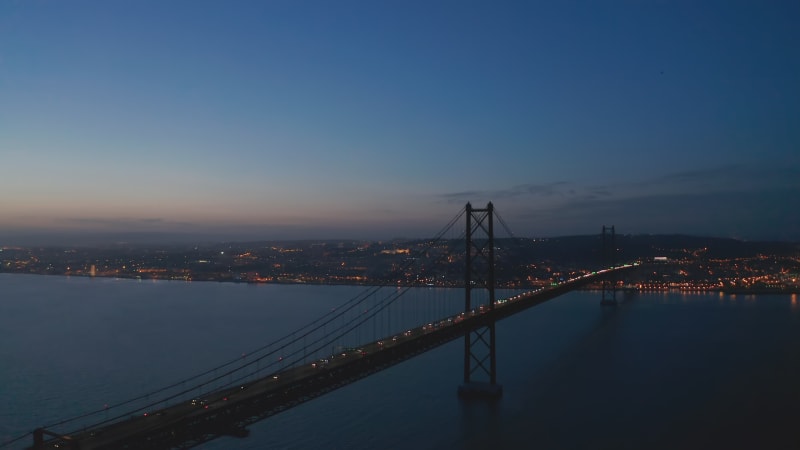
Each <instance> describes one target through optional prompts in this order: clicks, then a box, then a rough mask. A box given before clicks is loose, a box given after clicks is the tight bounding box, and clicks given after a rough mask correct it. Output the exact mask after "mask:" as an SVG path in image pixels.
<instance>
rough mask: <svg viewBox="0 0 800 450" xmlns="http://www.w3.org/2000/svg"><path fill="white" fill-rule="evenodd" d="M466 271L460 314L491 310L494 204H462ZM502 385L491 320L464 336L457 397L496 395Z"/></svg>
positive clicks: (492, 295)
mask: <svg viewBox="0 0 800 450" xmlns="http://www.w3.org/2000/svg"><path fill="white" fill-rule="evenodd" d="M466 208H467V209H466V213H467V214H466V216H467V227H466V270H465V277H464V313H466V314H469V313H470V311H472V309H473V308H475V309H476V311H477V312H478V313H481V312H484V311H486V312H488V311H491V310H493V309H494V305H495V293H494V206H493V205H492V203H491V202H489V204H487V205H486V208H483V209H480V208H473V207H472V205H471V204H470V203H467V207H466ZM478 290H480V291H484V295H485V297H486V298H485V300H484V302H482V303H481V304H479V305H476V304H473V296H472V294H473V291H478ZM502 393H503V388H502V386H500V385H499V384H497V359H496V357H495V322H494V321H489V322H487V323H485V324H483V325H481V326H479V327H478V328H475V329H473V330H470V331H469V332H467V333H466V334H465V335H464V384H462V385H461V386H459V388H458V395H459V396H461V397H488V398H497V397H500V396H501V395H502Z"/></svg>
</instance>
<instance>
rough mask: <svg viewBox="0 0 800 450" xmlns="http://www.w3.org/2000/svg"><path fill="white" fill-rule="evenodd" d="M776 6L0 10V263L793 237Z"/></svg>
mask: <svg viewBox="0 0 800 450" xmlns="http://www.w3.org/2000/svg"><path fill="white" fill-rule="evenodd" d="M799 21H800V4H797V3H795V2H779V1H775V2H762V3H754V2H750V1H707V2H706V1H704V2H690V1H676V2H632V1H613V2H604V3H602V4H598V3H591V2H572V1H570V2H555V3H551V2H506V3H500V4H498V3H496V2H478V1H474V2H472V1H470V2H461V1H441V2H417V1H410V2H366V1H345V2H316V1H312V2H264V3H261V2H238V1H235V2H226V3H224V4H223V3H219V2H210V1H173V2H156V1H140V2H134V3H109V2H102V1H90V0H87V1H80V2H70V3H66V2H27V1H9V2H3V3H2V4H0V162H2V164H1V165H0V167H2V176H0V193H1V194H0V245H9V244H18V243H25V244H39V243H48V244H54V243H61V244H70V243H73V242H84V241H86V240H92V239H94V240H103V239H105V238H106V237H107V238H108V239H111V240H116V239H118V238H119V237H120V236H129V237H130V236H138V237H140V238H141V237H144V238H145V239H146V238H147V237H148V236H151V237H153V238H154V239H155V238H158V239H159V240H164V239H166V240H169V239H175V240H180V241H183V242H185V241H187V240H204V241H213V240H217V241H245V240H283V239H364V240H379V239H392V238H422V237H430V236H432V235H434V234H435V233H436V232H437V231H438V230H439V229H440V228H441V227H442V226H443V225H444V224H445V223H446V222H447V221H448V220H449V219H450V218H452V217H453V216H454V215H455V214H457V212H458V210H459V209H460V208H462V207H463V206H464V204H465V203H466V202H467V201H470V202H472V204H473V205H476V206H482V205H485V204H486V202H488V201H492V202H494V204H495V206H496V207H497V209H498V211H499V212H500V214H501V215H502V217H503V218H504V219H505V220H506V222H507V223H508V225H509V226H510V228H511V229H512V231H513V232H514V233H515V234H516V235H519V236H529V237H550V236H563V235H576V234H592V233H599V230H600V227H601V226H602V225H615V226H616V227H617V230H618V231H619V232H621V233H631V234H647V233H653V234H659V233H676V234H677V233H679V234H693V235H708V236H719V237H733V238H739V239H747V240H794V241H800V212H798V208H797V206H796V205H797V203H798V198H800V128H798V127H797V124H798V123H800V84H799V83H797V80H799V79H800V53H798V52H797V51H796V48H795V47H796V43H797V42H800V29H798V27H797V26H796V24H797V23H798V22H799Z"/></svg>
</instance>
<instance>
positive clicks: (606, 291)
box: [600, 225, 617, 306]
mask: <svg viewBox="0 0 800 450" xmlns="http://www.w3.org/2000/svg"><path fill="white" fill-rule="evenodd" d="M600 258H601V259H602V264H603V265H604V266H605V267H612V266H614V265H616V264H617V243H616V238H615V234H614V225H611V226H610V227H607V226H605V225H603V249H602V254H601V256H600ZM605 267H604V268H605ZM600 305H602V306H616V305H617V277H616V275H615V274H611V275H610V276H608V277H606V278H604V279H603V296H602V298H601V299H600Z"/></svg>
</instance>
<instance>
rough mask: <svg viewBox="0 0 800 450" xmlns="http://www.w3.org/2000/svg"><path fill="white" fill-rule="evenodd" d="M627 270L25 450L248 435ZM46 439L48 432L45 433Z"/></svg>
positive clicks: (169, 443)
mask: <svg viewBox="0 0 800 450" xmlns="http://www.w3.org/2000/svg"><path fill="white" fill-rule="evenodd" d="M632 267H635V266H632V265H626V266H621V267H620V268H617V269H613V270H611V269H606V270H603V271H599V272H596V273H593V274H591V275H586V276H583V277H579V278H576V279H573V280H569V281H566V282H563V283H561V284H559V285H557V286H553V287H549V288H544V289H540V290H536V291H531V292H528V293H525V294H521V295H517V296H514V297H511V298H509V299H503V300H498V301H497V302H496V303H495V305H494V308H490V307H489V306H484V307H480V308H477V309H475V310H472V311H470V312H466V313H461V314H459V315H457V316H452V317H447V318H444V319H442V320H439V321H437V322H432V323H429V324H426V325H423V326H420V327H418V328H413V329H410V330H407V331H405V332H403V333H401V334H398V335H396V336H390V337H388V338H386V339H383V340H380V341H375V342H371V343H368V344H365V345H363V346H361V347H360V348H358V349H357V350H350V351H348V352H344V353H340V354H337V355H332V356H331V357H330V358H327V359H325V360H318V361H315V362H313V363H308V364H304V365H302V366H298V367H294V368H291V369H287V370H284V371H282V372H278V373H275V374H272V375H270V376H267V377H265V378H262V379H259V380H256V381H253V382H249V383H245V384H242V385H240V386H237V387H234V388H231V389H224V390H220V391H216V392H213V393H210V394H208V395H206V396H204V397H203V398H200V399H196V400H194V401H191V402H182V403H180V404H176V405H173V406H170V407H167V408H164V409H160V410H156V411H149V412H147V413H146V414H142V415H140V416H135V417H131V418H129V419H127V420H124V421H121V422H117V423H112V424H109V425H105V426H101V427H97V428H90V429H87V430H85V431H81V432H78V433H74V434H72V435H70V436H60V437H56V438H51V439H49V440H46V441H45V440H44V439H43V438H42V437H41V435H40V437H39V439H40V442H39V443H35V444H34V446H33V447H31V448H32V449H39V448H62V449H63V448H79V449H81V450H99V449H120V448H126V449H166V448H191V447H194V446H196V445H199V444H201V443H203V442H206V441H209V440H211V439H214V438H217V437H219V436H223V435H231V436H246V435H247V433H248V432H247V430H246V428H245V427H247V426H248V425H250V424H252V423H255V422H257V421H260V420H263V419H265V418H267V417H269V416H272V415H274V414H277V413H279V412H281V411H284V410H286V409H288V408H291V407H293V406H296V405H298V404H300V403H303V402H306V401H308V400H311V399H313V398H315V397H318V396H320V395H322V394H325V393H327V392H330V391H332V390H334V389H337V388H339V387H342V386H345V385H347V384H350V383H352V382H354V381H357V380H359V379H361V378H364V377H366V376H368V375H370V374H373V373H375V372H378V371H381V370H383V369H386V368H388V367H391V366H393V365H395V364H398V363H400V362H402V361H405V360H407V359H409V358H412V357H413V356H416V355H418V354H420V353H423V352H426V351H428V350H430V349H432V348H435V347H438V346H440V345H442V344H445V343H447V342H450V341H452V340H454V339H457V338H459V337H461V336H463V335H464V334H465V333H467V332H468V331H470V330H472V329H475V328H478V327H481V326H484V325H487V324H489V323H492V322H495V321H497V320H500V319H504V318H506V317H509V316H511V315H514V314H516V313H518V312H520V311H522V310H525V309H528V308H531V307H533V306H536V305H539V304H541V303H543V302H545V301H547V300H550V299H552V298H555V297H558V296H560V295H562V294H564V293H566V292H569V291H571V290H574V289H576V288H579V287H581V286H584V285H586V284H588V283H591V282H593V281H597V280H599V279H601V278H602V277H603V276H606V275H608V274H610V273H611V272H616V271H621V270H626V269H629V268H632ZM45 434H48V435H52V433H50V432H45Z"/></svg>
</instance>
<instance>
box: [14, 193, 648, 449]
mask: <svg viewBox="0 0 800 450" xmlns="http://www.w3.org/2000/svg"><path fill="white" fill-rule="evenodd" d="M462 219H465V220H463V221H462ZM495 219H497V220H498V222H499V223H500V224H501V225H502V227H503V228H504V230H505V231H506V232H507V233H508V234H509V235H512V236H513V234H512V233H511V232H510V230H509V229H508V227H507V225H506V224H505V222H504V221H503V220H502V218H500V216H499V215H497V212H496V211H495V210H494V207H493V205H492V204H491V203H489V204H488V205H487V206H486V208H473V207H472V206H471V205H470V204H467V205H466V207H465V208H464V209H462V211H460V213H459V214H458V215H457V216H456V217H454V218H453V219H452V220H451V221H450V222H449V223H448V224H447V225H446V226H445V227H444V228H443V230H442V231H440V233H439V234H437V236H436V237H435V238H433V239H431V240H430V242H429V243H428V245H427V246H426V247H425V248H424V249H423V250H421V251H419V252H418V253H417V254H415V255H411V256H410V257H409V258H407V259H406V261H405V263H404V264H402V265H399V266H398V267H397V268H396V270H395V272H396V273H397V274H398V277H400V276H401V275H403V276H405V277H406V278H407V277H408V275H409V274H413V273H414V271H425V272H426V273H435V272H436V270H432V268H433V267H435V266H437V265H444V266H448V267H449V266H452V265H454V264H460V265H462V266H463V267H462V269H463V274H464V275H463V285H462V286H461V288H462V289H463V292H464V297H463V301H459V302H457V303H454V302H452V301H447V300H445V299H442V298H436V295H433V296H432V297H431V298H428V299H425V300H424V301H423V303H424V304H425V305H426V307H425V309H426V311H424V312H419V311H416V312H415V314H413V315H412V317H413V319H409V316H408V315H407V314H406V316H405V318H403V315H402V313H401V312H400V311H402V310H403V309H404V308H405V310H406V311H407V310H408V304H409V303H410V302H408V301H407V300H405V299H407V295H406V294H407V293H408V292H409V291H410V289H411V285H408V284H405V285H391V286H387V285H384V286H370V287H368V288H366V289H365V290H364V291H363V292H362V293H360V294H358V295H357V296H355V297H353V298H351V299H350V300H348V301H347V302H345V303H344V304H341V305H339V306H337V307H336V308H333V309H331V311H330V312H329V313H327V314H326V315H324V316H322V317H320V318H318V319H316V320H314V321H311V322H309V323H308V324H307V325H305V326H304V327H302V328H300V329H297V330H295V331H294V332H292V333H290V334H288V335H286V336H283V337H282V338H280V339H277V340H275V341H273V342H270V343H269V344H267V345H264V346H262V347H260V348H257V349H255V350H254V351H252V352H249V353H246V354H243V355H241V356H240V357H237V358H235V359H233V360H231V361H228V362H226V363H224V364H221V365H218V366H217V367H214V368H211V369H209V370H207V371H205V372H203V373H200V374H196V375H194V376H191V377H189V378H186V379H183V380H180V381H178V382H176V383H173V384H171V385H169V386H165V387H162V388H160V389H157V390H154V391H151V392H148V393H146V394H144V395H141V396H138V397H135V398H132V399H128V400H125V401H121V402H117V403H115V404H111V405H104V406H103V408H100V409H97V410H94V411H89V412H86V413H84V414H81V415H78V416H75V417H70V418H67V419H64V420H62V421H59V422H57V423H53V424H49V425H46V426H43V427H40V428H37V429H36V430H34V431H33V432H32V433H30V434H26V435H24V436H20V437H19V438H17V439H15V440H14V441H10V442H8V443H5V444H9V445H10V444H12V443H14V442H16V441H19V440H22V439H24V438H28V439H31V438H32V440H33V443H32V446H31V447H28V448H31V449H37V450H38V449H50V448H68V449H81V450H87V449H118V448H127V449H170V448H192V447H195V446H198V445H200V444H202V443H204V442H207V441H210V440H212V439H216V438H218V437H221V436H237V437H244V436H247V435H248V430H247V427H248V426H249V425H251V424H253V423H255V422H258V421H261V420H264V419H266V418H268V417H270V416H272V415H275V414H278V413H280V412H282V411H285V410H286V409H289V408H292V407H293V406H296V405H299V404H301V403H304V402H307V401H309V400H312V399H314V398H316V397H319V396H321V395H323V394H325V393H328V392H331V391H333V390H335V389H337V388H340V387H342V386H345V385H348V384H350V383H353V382H355V381H357V380H359V379H362V378H364V377H367V376H369V375H371V374H374V373H376V372H379V371H381V370H384V369H387V368H389V367H392V366H394V365H396V364H398V363H400V362H402V361H405V360H407V359H410V358H412V357H414V356H416V355H419V354H421V353H424V352H426V351H428V350H431V349H433V348H436V347H438V346H441V345H443V344H445V343H447V342H451V341H453V340H456V339H464V378H463V382H462V384H461V385H460V386H459V388H458V392H459V395H461V396H469V397H473V396H477V397H489V398H492V397H498V396H500V395H502V387H501V385H500V384H498V382H497V371H496V358H495V326H496V323H497V322H498V321H499V320H501V319H504V318H506V317H509V316H512V315H514V314H517V313H519V312H521V311H523V310H526V309H528V308H531V307H533V306H536V305H538V304H541V303H543V302H546V301H548V300H550V299H553V298H555V297H558V296H560V295H562V294H564V293H566V292H569V291H572V290H574V289H578V288H581V287H585V286H587V285H589V284H592V285H595V286H601V288H602V298H601V301H600V304H601V305H604V306H605V305H615V304H616V289H617V285H618V283H617V281H618V280H619V279H621V277H622V276H624V274H625V273H626V272H629V271H631V270H634V269H636V268H637V267H638V264H636V263H632V264H617V263H616V261H615V258H614V255H615V252H616V248H615V243H614V230H613V227H611V228H607V227H605V226H604V227H603V234H602V250H601V252H600V254H601V255H602V258H601V259H602V263H601V264H600V261H598V263H599V266H598V267H596V268H595V269H596V270H592V271H589V270H586V271H584V272H582V273H579V274H575V275H574V276H572V277H570V278H564V279H563V280H559V281H557V282H552V283H550V285H548V286H544V287H539V288H536V289H532V290H524V291H520V292H517V293H515V294H513V295H509V296H506V297H504V298H496V290H495V276H496V274H495V259H496V252H498V251H500V249H498V247H496V243H495V233H494V228H495V223H494V222H495ZM459 223H464V224H465V226H464V228H460V227H459V226H456V225H457V224H459ZM448 233H449V234H448ZM451 236H457V237H456V238H455V239H456V240H457V241H458V242H461V243H462V247H461V248H460V250H461V251H460V253H459V254H453V253H451V252H447V251H442V248H443V246H442V245H441V244H442V242H443V241H445V240H452V239H453V238H452V237H451ZM587 251H589V249H587ZM423 256H425V257H426V259H425V261H428V263H427V264H428V266H427V267H419V266H420V260H421V259H422V258H423ZM439 291H440V290H431V292H432V293H434V294H435V293H436V292H439ZM404 302H405V303H404ZM419 305H420V302H419V300H416V301H415V302H414V307H413V308H414V309H415V310H419V309H420V308H419ZM454 381H455V380H454ZM29 442H30V441H29Z"/></svg>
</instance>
